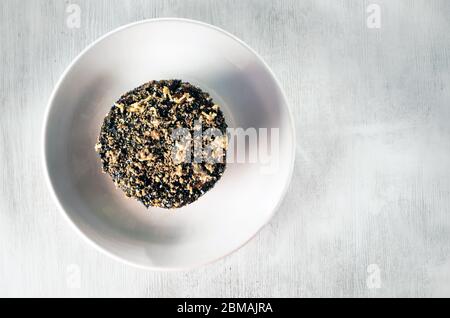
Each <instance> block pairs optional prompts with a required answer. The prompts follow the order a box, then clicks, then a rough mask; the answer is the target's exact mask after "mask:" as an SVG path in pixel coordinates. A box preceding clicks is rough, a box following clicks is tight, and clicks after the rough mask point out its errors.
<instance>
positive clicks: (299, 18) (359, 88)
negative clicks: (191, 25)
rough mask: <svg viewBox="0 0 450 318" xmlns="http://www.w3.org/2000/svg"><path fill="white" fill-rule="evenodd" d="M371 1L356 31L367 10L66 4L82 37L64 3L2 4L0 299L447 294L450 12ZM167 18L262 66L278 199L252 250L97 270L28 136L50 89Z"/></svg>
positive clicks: (36, 129) (345, 6) (357, 5)
mask: <svg viewBox="0 0 450 318" xmlns="http://www.w3.org/2000/svg"><path fill="white" fill-rule="evenodd" d="M373 2H375V3H378V4H380V6H381V19H382V20H381V21H382V22H381V28H380V29H368V28H367V27H366V17H367V13H366V6H367V5H368V4H369V3H371V2H364V1H350V0H349V1H331V0H330V1H324V0H322V1H312V0H310V1H295V0H292V1H261V0H258V1H256V0H255V1H240V0H239V1H201V0H198V1H182V0H179V1H142V0H133V1H131V0H129V1H118V0H114V1H106V0H103V1H98V0H97V1H85V0H83V1H82V0H78V1H73V2H72V3H77V4H78V5H79V6H80V8H81V10H82V11H81V27H80V29H69V28H68V27H67V26H66V22H65V20H66V16H67V14H66V12H65V10H66V6H67V5H68V3H69V2H68V1H56V0H55V1H47V0H32V1H14V0H2V1H1V2H0V39H1V40H0V41H1V42H0V74H1V79H0V110H1V114H0V296H150V297H168V296H174V297H185V296H186V297H192V296H200V297H201V296H219V297H222V296H223V297H227V296H236V297H237V296H247V297H253V296H269V297H271V296H279V297H295V296H361V297H365V296H375V297H377V296H450V211H449V210H450V197H449V194H450V178H449V176H450V126H449V124H448V122H449V120H450V105H449V102H450V87H449V85H450V84H449V83H450V67H449V61H450V37H449V35H448V30H449V29H450V21H449V16H450V2H448V1H419V0H415V1H406V0H404V1H373ZM167 16H172V17H185V18H192V19H198V20H201V21H205V22H208V23H212V24H215V25H217V26H219V27H222V28H224V29H225V30H227V31H229V32H231V33H233V34H235V35H237V36H238V37H240V38H241V39H243V40H244V41H246V42H247V43H248V44H249V45H250V46H252V47H253V48H254V49H255V50H256V51H258V52H259V53H260V54H261V55H262V56H263V57H264V58H265V60H266V61H267V62H268V64H269V65H270V66H271V67H272V68H273V70H274V72H275V73H276V75H277V76H278V77H279V79H280V81H281V83H282V85H283V86H284V87H285V89H286V92H287V95H288V98H289V100H290V102H291V103H292V106H293V109H294V115H295V121H296V129H297V136H298V144H297V146H298V148H297V161H296V168H295V172H294V178H293V181H292V185H291V188H290V191H289V193H288V195H287V197H286V199H285V201H284V203H283V205H282V206H281V208H280V210H279V212H278V213H277V215H276V216H275V218H274V219H273V220H272V222H271V223H270V225H268V226H267V227H266V228H264V229H263V230H262V231H261V233H260V234H259V235H258V236H257V237H256V238H255V239H254V240H252V241H251V242H250V243H249V244H248V245H246V246H245V247H244V248H242V249H241V250H239V251H238V252H237V253H235V254H233V255H232V256H230V257H227V258H226V259H224V260H221V261H219V262H217V263H214V264H212V265H209V266H205V267H202V268H199V269H196V270H192V271H189V272H174V273H173V272H170V273H164V272H158V273H156V272H149V271H144V270H139V269H135V268H131V267H128V266H126V265H122V264H120V263H117V262H115V261H114V260H111V259H109V258H107V257H106V256H104V255H103V254H101V253H99V252H98V251H96V250H95V249H93V248H92V247H90V245H88V244H86V242H84V241H83V240H81V239H80V238H79V237H78V236H77V234H76V233H75V232H74V231H73V230H72V229H71V228H70V227H69V226H68V224H67V223H66V222H65V221H64V220H63V219H62V217H61V216H60V214H59V212H58V211H57V208H56V205H55V204H54V203H53V202H52V200H51V198H50V195H49V191H48V190H47V188H46V186H45V184H44V182H43V172H42V169H41V166H42V163H41V146H40V134H41V130H42V124H43V115H44V110H45V107H46V102H47V99H48V97H49V95H50V92H51V90H52V88H53V86H54V84H55V83H56V81H57V79H58V77H59V76H60V74H61V73H62V72H63V70H64V69H65V67H66V66H67V65H68V63H69V62H70V61H71V60H72V59H73V58H74V57H75V56H76V55H77V54H78V53H79V52H80V51H81V50H82V49H83V48H84V47H85V46H86V45H88V44H89V43H90V42H92V41H93V40H95V39H96V38H97V37H99V36H101V35H102V34H104V33H106V32H108V31H110V30H112V29H114V28H116V27H118V26H121V25H124V24H126V23H129V22H133V21H137V20H141V19H146V18H154V17H167ZM71 264H75V267H73V266H70V265H71ZM369 264H376V266H378V268H379V270H380V272H379V273H380V280H381V286H380V287H381V288H379V289H371V288H369V287H370V286H371V285H370V284H369V285H367V284H366V280H367V278H368V276H369V275H370V274H368V272H367V268H368V265H369ZM74 268H75V269H76V268H79V274H80V284H79V286H77V284H73V277H74V271H73V269H74ZM75 274H76V270H75Z"/></svg>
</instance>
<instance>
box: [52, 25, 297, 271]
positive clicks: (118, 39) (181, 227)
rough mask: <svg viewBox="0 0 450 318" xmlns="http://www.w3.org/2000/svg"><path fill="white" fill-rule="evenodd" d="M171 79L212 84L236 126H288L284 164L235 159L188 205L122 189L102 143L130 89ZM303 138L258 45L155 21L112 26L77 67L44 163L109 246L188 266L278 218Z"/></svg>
mask: <svg viewBox="0 0 450 318" xmlns="http://www.w3.org/2000/svg"><path fill="white" fill-rule="evenodd" d="M171 78H178V79H182V80H184V81H189V82H191V83H193V84H196V85H198V86H200V87H201V88H202V89H203V90H205V91H207V92H209V93H210V94H211V95H212V97H213V98H214V100H215V101H216V102H217V103H219V104H220V105H221V107H222V109H223V110H224V113H225V117H226V119H227V123H228V125H229V126H230V127H232V128H233V127H241V128H243V129H247V128H249V127H254V128H279V149H278V150H279V151H278V154H277V156H276V157H277V158H278V159H277V160H278V164H277V167H278V168H277V169H276V171H271V172H269V173H268V172H267V171H265V170H266V169H265V167H267V162H265V163H262V162H256V163H228V165H227V169H226V171H225V173H224V175H223V177H222V178H221V180H220V181H219V182H218V183H217V184H216V186H215V187H214V188H213V189H211V190H210V191H209V192H207V193H206V194H205V195H204V196H202V197H201V198H200V199H199V200H198V201H196V202H194V203H192V204H190V205H188V206H186V207H183V208H180V209H177V210H164V209H158V208H150V209H146V208H145V207H144V206H143V205H141V204H140V203H138V202H137V201H135V200H134V199H129V198H127V197H126V196H125V195H124V194H123V193H122V192H121V190H118V189H116V188H115V187H114V185H113V183H112V181H111V180H110V178H109V176H108V175H105V174H103V173H102V172H101V163H100V160H99V158H98V156H97V154H96V153H95V151H94V144H95V142H96V139H97V136H98V133H99V130H100V125H101V123H102V121H103V118H104V116H105V114H106V113H107V112H108V111H109V109H110V107H111V106H112V105H113V103H114V102H115V101H116V100H117V99H118V98H119V97H120V95H121V94H122V93H124V92H126V91H128V90H130V89H133V88H135V87H137V86H139V85H141V84H143V83H145V82H147V81H149V80H153V79H156V80H159V79H171ZM294 139H295V136H294V127H293V121H292V115H291V113H290V109H289V106H288V104H287V101H286V98H285V95H284V93H283V90H282V88H281V87H280V84H279V83H278V81H277V80H276V79H275V76H274V75H273V73H272V72H271V71H270V69H269V67H268V66H267V65H266V64H265V63H264V61H263V60H262V59H261V57H259V56H258V55H257V54H256V53H255V52H254V51H253V50H252V49H251V48H249V47H248V46H247V45H246V44H245V43H243V42H242V41H240V40H239V39H237V38H236V37H234V36H233V35H231V34H229V33H227V32H225V31H223V30H221V29H219V28H217V27H214V26H211V25H208V24H205V23H201V22H197V21H192V20H186V19H176V18H173V19H172V18H169V19H153V20H146V21H142V22H137V23H133V24H129V25H126V26H124V27H121V28H119V29H116V30H114V31H112V32H110V33H108V34H106V35H105V36H103V37H101V38H100V39H98V40H97V41H96V42H94V43H93V44H91V45H90V46H89V47H88V48H86V49H85V50H84V51H83V52H82V53H81V54H80V55H79V56H78V57H77V58H76V59H75V60H74V61H73V62H72V63H71V64H70V65H69V67H68V68H67V69H66V71H65V72H64V74H63V75H62V77H61V79H60V80H59V82H58V83H57V85H56V87H55V89H54V91H53V94H52V96H51V98H50V101H49V105H48V108H47V114H46V119H45V124H44V136H43V142H44V167H45V172H46V177H47V180H48V182H49V184H50V188H51V190H52V193H53V194H54V197H55V199H56V202H57V203H58V205H59V206H60V209H61V211H63V214H64V215H65V216H66V217H67V218H68V219H69V221H70V223H71V224H73V225H74V226H75V228H76V229H77V231H78V232H79V233H80V234H81V235H82V236H83V237H85V238H87V239H88V241H89V242H91V243H93V244H94V245H95V246H96V247H98V248H99V249H100V250H102V251H103V252H106V253H107V254H108V255H110V256H112V257H114V258H116V259H119V260H121V261H124V262H126V263H128V264H132V265H135V266H139V267H144V268H149V269H162V270H169V269H187V268H192V267H195V266H198V265H201V264H205V263H209V262H211V261H214V260H217V259H219V258H221V257H223V256H225V255H227V254H229V253H231V252H233V251H235V250H236V249H238V248H239V247H241V246H243V245H244V244H245V243H246V242H247V241H249V240H250V239H251V238H252V237H253V236H254V235H255V234H256V233H257V232H258V231H259V230H260V229H261V228H262V227H263V226H264V225H265V224H266V223H267V222H268V221H269V220H270V218H271V217H272V216H273V214H274V212H275V211H276V209H277V207H278V205H279V204H280V201H281V200H282V198H283V196H284V194H285V192H286V190H287V187H288V185H289V181H290V178H291V175H292V170H293V165H294V156H295V149H294V148H295V140H294ZM253 148H254V149H253ZM253 148H252V146H250V147H249V149H248V151H250V152H253V151H258V149H256V148H257V147H256V148H255V147H253ZM270 160H272V159H270ZM269 163H270V162H269Z"/></svg>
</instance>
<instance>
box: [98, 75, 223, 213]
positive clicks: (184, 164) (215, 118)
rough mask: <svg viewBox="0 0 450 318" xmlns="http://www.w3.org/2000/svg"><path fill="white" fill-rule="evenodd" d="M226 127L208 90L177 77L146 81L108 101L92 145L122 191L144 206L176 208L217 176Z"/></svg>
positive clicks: (197, 194)
mask: <svg viewBox="0 0 450 318" xmlns="http://www.w3.org/2000/svg"><path fill="white" fill-rule="evenodd" d="M226 129H227V124H226V122H225V118H224V116H223V113H222V111H221V110H220V107H219V106H218V105H217V104H214V102H213V101H212V98H211V97H210V96H209V94H208V93H206V92H203V91H202V90H201V89H200V88H198V87H196V86H194V85H191V84H189V83H187V82H182V81H181V80H161V81H151V82H148V83H146V84H144V85H142V86H139V87H137V88H135V89H134V90H132V91H130V92H128V93H126V94H124V95H122V96H121V97H120V99H119V100H118V101H117V102H116V103H115V104H114V106H113V107H112V108H111V110H110V111H109V113H108V114H107V115H106V117H105V119H104V121H103V124H102V127H101V131H100V136H99V138H98V142H97V144H96V145H95V150H96V151H97V152H98V154H99V155H100V159H101V161H102V165H103V171H104V172H105V173H107V174H109V175H110V176H111V178H112V180H113V182H114V183H115V185H116V186H117V187H118V188H120V189H122V190H123V191H124V193H125V194H126V195H127V196H128V197H133V198H136V199H137V200H138V201H140V202H142V203H143V204H144V205H145V206H146V207H150V206H153V207H161V208H169V209H170V208H179V207H182V206H184V205H186V204H189V203H192V202H194V201H195V200H197V199H198V198H199V197H200V196H202V195H203V194H204V193H205V192H207V191H208V190H210V189H211V188H212V187H213V186H214V185H215V183H216V182H217V181H218V180H219V179H220V178H221V176H222V174H223V172H224V170H225V166H226V150H227V145H228V138H227V134H226Z"/></svg>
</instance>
